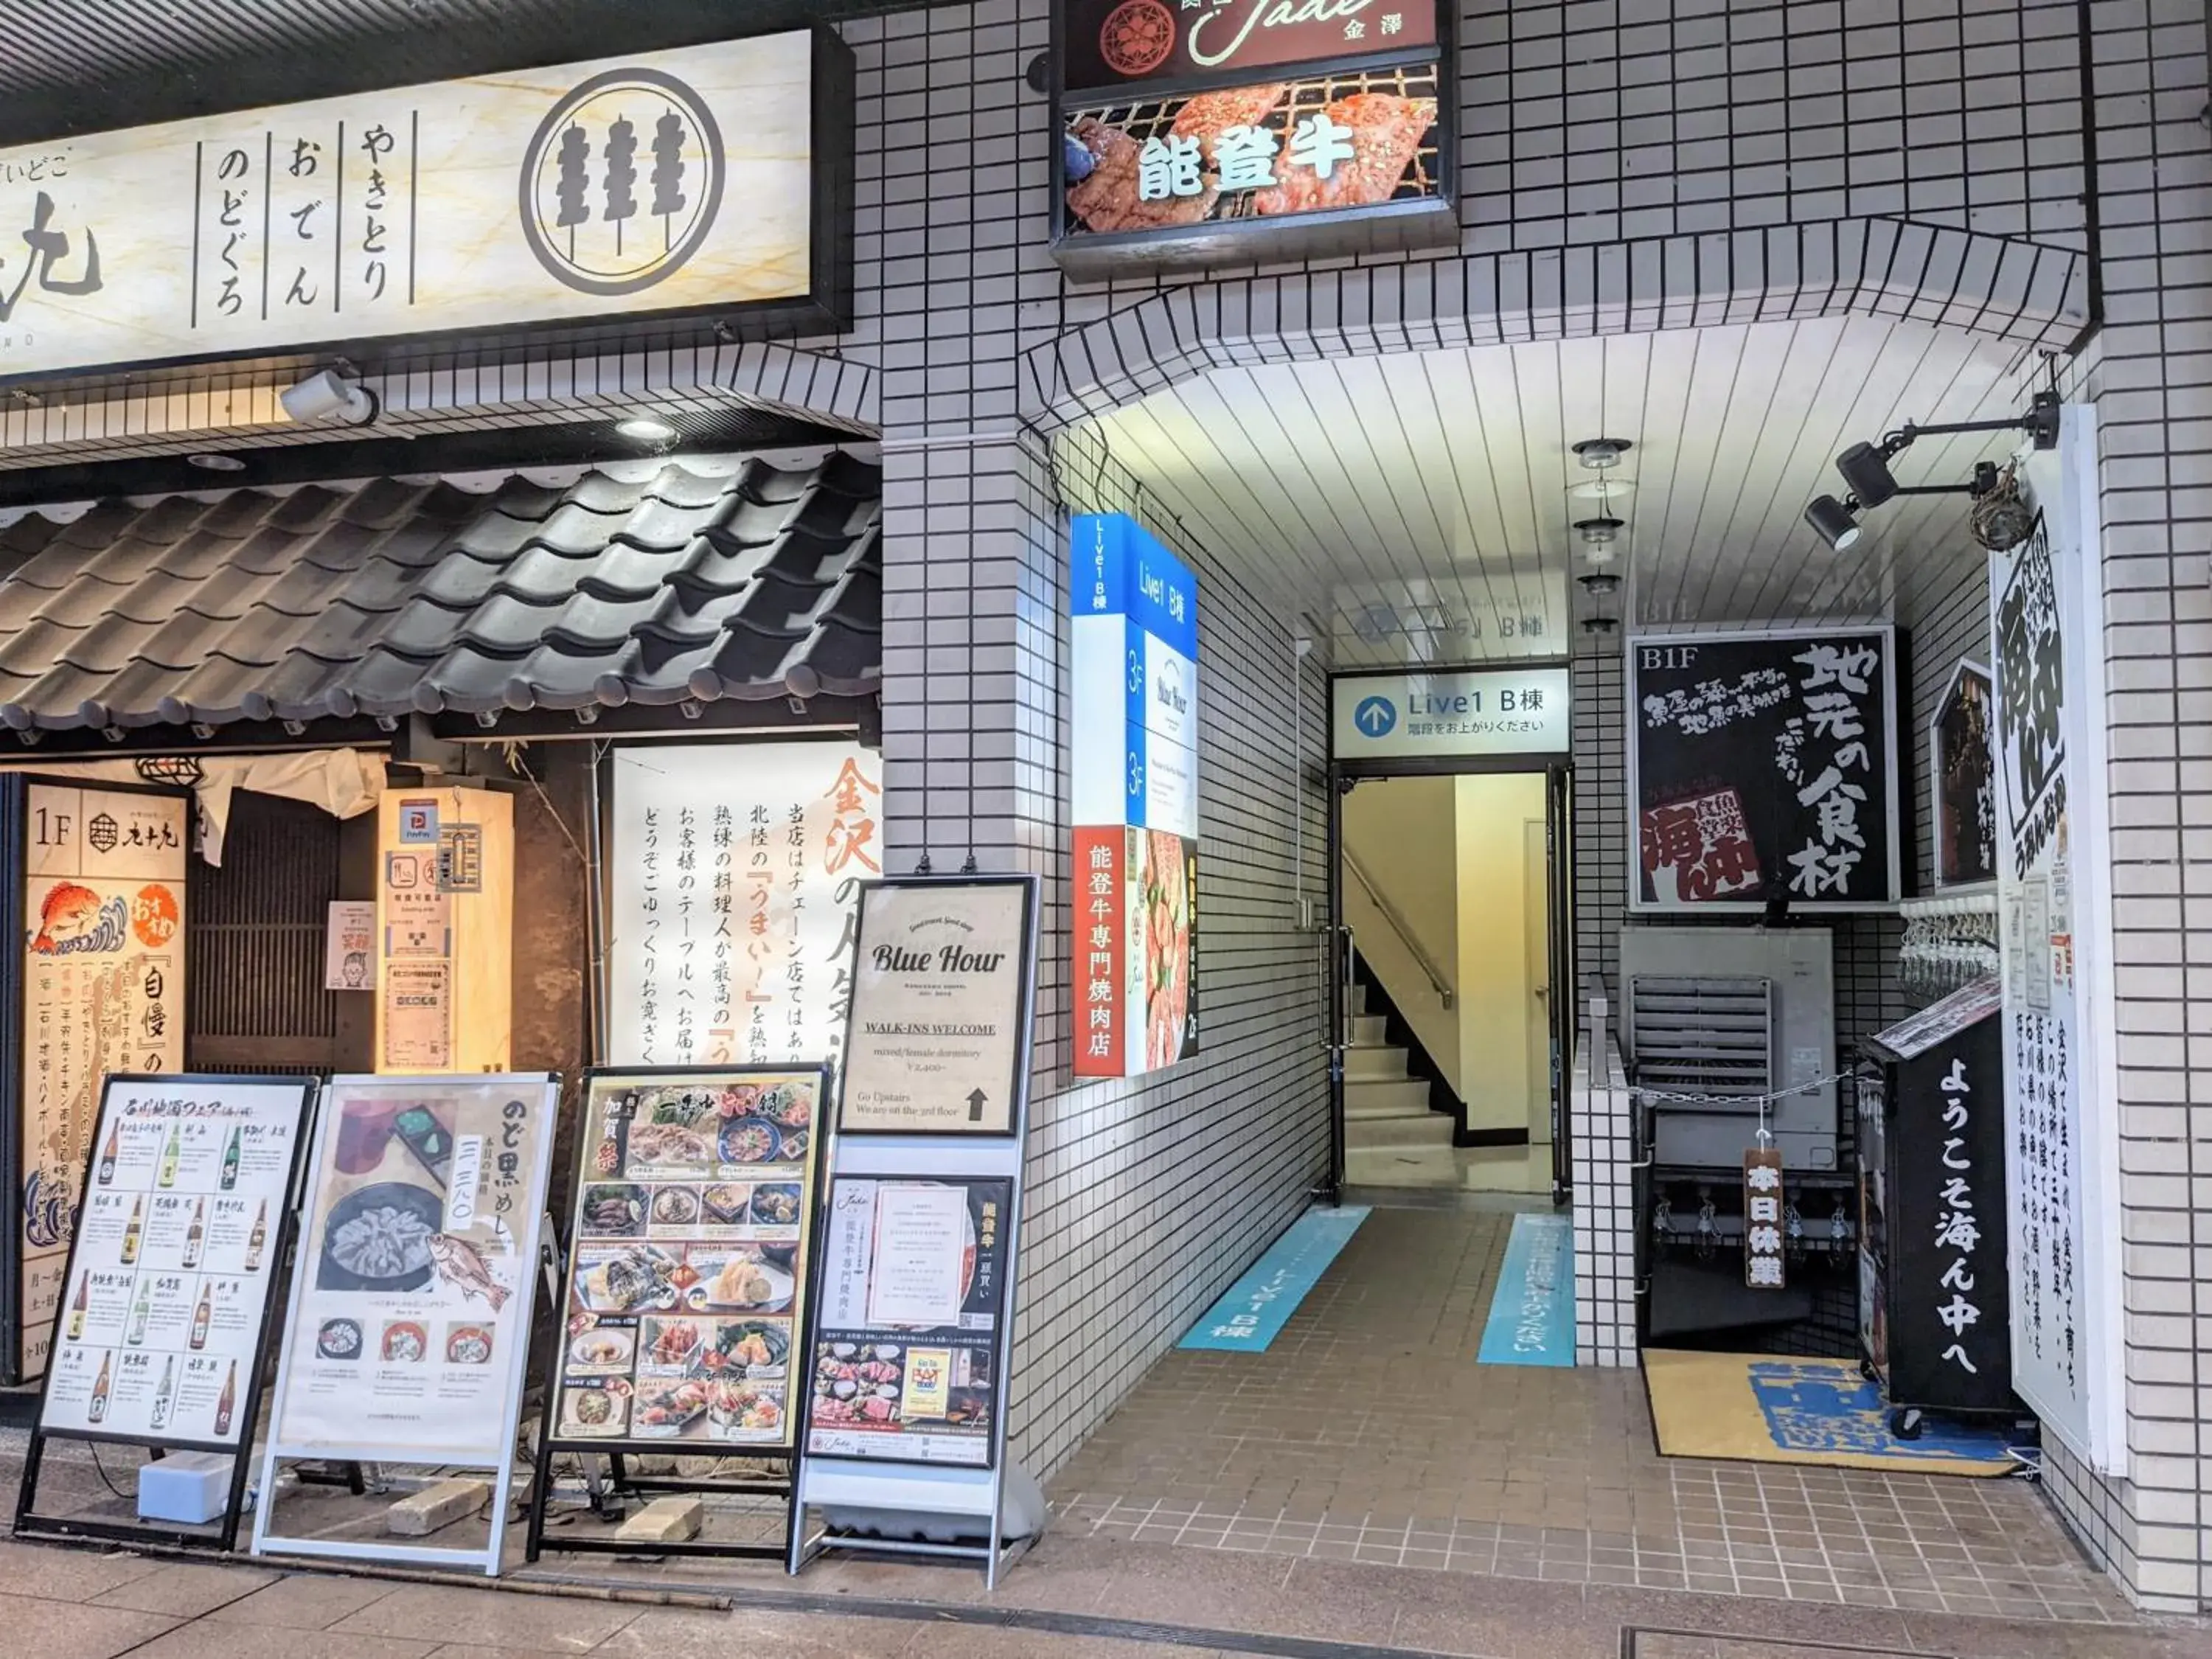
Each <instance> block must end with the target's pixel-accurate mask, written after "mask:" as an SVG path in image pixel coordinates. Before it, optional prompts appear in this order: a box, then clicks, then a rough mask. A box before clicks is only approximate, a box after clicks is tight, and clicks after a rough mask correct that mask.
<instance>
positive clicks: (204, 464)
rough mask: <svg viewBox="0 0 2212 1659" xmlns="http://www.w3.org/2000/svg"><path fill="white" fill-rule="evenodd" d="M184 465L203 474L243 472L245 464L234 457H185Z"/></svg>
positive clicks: (210, 455) (211, 455)
mask: <svg viewBox="0 0 2212 1659" xmlns="http://www.w3.org/2000/svg"><path fill="white" fill-rule="evenodd" d="M185 465H188V466H196V467H198V468H199V469H200V470H201V471H203V472H243V471H246V463H245V462H244V461H241V460H240V459H238V457H237V456H235V455H214V454H209V455H187V456H185Z"/></svg>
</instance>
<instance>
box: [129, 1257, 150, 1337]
mask: <svg viewBox="0 0 2212 1659" xmlns="http://www.w3.org/2000/svg"><path fill="white" fill-rule="evenodd" d="M153 1292H154V1281H153V1279H152V1278H151V1277H150V1276H149V1275H147V1274H144V1273H141V1274H140V1275H139V1276H138V1300H137V1303H136V1304H134V1305H133V1306H132V1308H131V1328H130V1329H129V1330H127V1331H125V1333H124V1334H123V1340H124V1342H125V1345H126V1346H130V1347H133V1348H135V1347H137V1346H140V1345H141V1344H143V1342H144V1341H145V1340H146V1316H148V1315H149V1313H151V1312H152V1311H153V1306H154V1304H153Z"/></svg>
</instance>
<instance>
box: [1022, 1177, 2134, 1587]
mask: <svg viewBox="0 0 2212 1659" xmlns="http://www.w3.org/2000/svg"><path fill="white" fill-rule="evenodd" d="M1511 1220H1512V1218H1511V1216H1510V1214H1505V1213H1501V1212H1498V1211H1497V1210H1496V1209H1495V1208H1491V1209H1474V1208H1467V1209H1454V1208H1381V1207H1378V1208H1377V1209H1376V1211H1375V1212H1374V1213H1373V1214H1372V1215H1371V1216H1370V1218H1369V1219H1368V1221H1367V1222H1366V1224H1365V1225H1364V1226H1362V1227H1361V1229H1360V1230H1359V1231H1358V1233H1357V1234H1355V1235H1354V1236H1353V1238H1352V1243H1350V1245H1349V1246H1347V1247H1346V1250H1345V1252H1344V1254H1343V1255H1340V1257H1339V1258H1338V1259H1337V1261H1336V1262H1335V1263H1334V1265H1333V1266H1332V1267H1331V1268H1330V1270H1329V1272H1328V1274H1327V1275H1326V1276H1325V1277H1324V1278H1323V1279H1322V1282H1321V1284H1320V1285H1319V1286H1318V1287H1317V1288H1316V1291H1314V1292H1313V1294H1312V1295H1310V1297H1308V1298H1307V1299H1306V1301H1305V1304H1304V1305H1303V1306H1302V1307H1301V1308H1300V1309H1299V1310H1298V1311H1297V1314H1296V1315H1295V1316H1293V1318H1292V1319H1291V1323H1290V1325H1289V1327H1288V1328H1286V1329H1285V1332H1284V1333H1283V1334H1282V1335H1281V1336H1280V1337H1279V1338H1278V1339H1277V1340H1276V1342H1275V1344H1274V1346H1273V1348H1272V1349H1271V1350H1270V1352H1267V1353H1265V1354H1256V1355H1255V1354H1221V1353H1198V1352H1180V1351H1178V1352H1170V1354H1169V1355H1168V1356H1167V1357H1166V1358H1164V1359H1163V1360H1162V1361H1161V1362H1160V1364H1158V1366H1157V1367H1156V1368H1155V1369H1154V1370H1153V1371H1152V1375H1151V1376H1149V1377H1147V1378H1146V1381H1145V1382H1144V1383H1142V1384H1140V1385H1139V1388H1138V1389H1137V1390H1136V1392H1135V1393H1134V1394H1133V1395H1132V1396H1131V1397H1130V1399H1129V1401H1127V1404H1126V1405H1124V1406H1123V1407H1122V1408H1121V1410H1120V1411H1119V1412H1117V1413H1115V1415H1114V1417H1113V1418H1112V1419H1111V1420H1110V1421H1109V1422H1108V1423H1107V1424H1106V1425H1104V1427H1103V1428H1102V1429H1101V1430H1100V1431H1098V1432H1097V1434H1095V1435H1094V1436H1093V1437H1091V1440H1090V1442H1089V1443H1087V1444H1086V1445H1085V1447H1084V1448H1083V1449H1082V1450H1081V1451H1080V1452H1079V1453H1078V1454H1077V1455H1076V1457H1075V1458H1074V1459H1073V1461H1072V1462H1070V1463H1069V1464H1068V1466H1067V1467H1066V1468H1064V1469H1063V1470H1062V1471H1061V1472H1060V1474H1059V1475H1058V1476H1057V1478H1056V1479H1055V1480H1054V1483H1053V1496H1054V1501H1055V1506H1056V1507H1057V1508H1058V1509H1059V1510H1060V1511H1061V1513H1062V1515H1063V1516H1064V1521H1063V1525H1064V1526H1066V1528H1069V1529H1070V1530H1073V1531H1076V1532H1079V1533H1085V1534H1091V1535H1098V1536H1103V1537H1109V1538H1115V1539H1120V1540H1125V1541H1133V1542H1136V1543H1144V1544H1153V1543H1157V1544H1174V1545H1176V1546H1179V1547H1184V1548H1191V1547H1198V1548H1204V1549H1213V1550H1233V1551H1249V1552H1259V1553H1268V1554H1276V1555H1286V1556H1292V1557H1302V1558H1310V1559H1334V1560H1342V1561H1358V1562H1369V1563H1372V1564H1376V1565H1393V1566H1407V1567H1424V1568H1431V1569H1440V1570H1443V1571H1452V1572H1470V1573H1484V1574H1496V1575H1502V1576H1504V1577H1515V1578H1533V1579H1547V1580H1554V1581H1559V1582H1563V1583H1579V1584H1594V1585H1596V1584H1605V1585H1624V1586H1638V1587H1642V1588H1645V1589H1674V1590H1692V1591H1705V1592H1711V1593H1718V1594H1724V1595H1754V1596H1772V1597H1780V1598H1787V1599H1790V1600H1795V1601H1826V1602H1836V1603H1846V1604H1850V1605H1853V1606H1857V1607H1885V1608H1897V1609H1905V1610H1921V1611H1928V1612H1942V1613H1972V1614H1981V1615H1988V1616H2001V1617H2009V1618H2022V1617H2032V1618H2039V1619H2052V1620H2073V1621H2105V1620H2119V1619H2124V1618H2126V1617H2127V1616H2128V1613H2127V1609H2126V1607H2125V1604H2124V1601H2122V1600H2121V1599H2120V1598H2119V1596H2118V1593H2117V1592H2116V1591H2115V1590H2113V1589H2112V1588H2111V1587H2110V1585H2109V1583H2108V1582H2107V1581H2106V1579H2105V1578H2104V1577H2102V1575H2100V1573H2098V1572H2096V1571H2094V1570H2093V1568H2091V1567H2090V1565H2088V1564H2087V1561H2086V1560H2085V1559H2083V1558H2082V1557H2081V1555H2080V1553H2078V1552H2077V1551H2076V1549H2075V1547H2074V1545H2073V1543H2072V1542H2071V1541H2069V1539H2068V1538H2067V1537H2066V1535H2065V1534H2064V1533H2063V1531H2062V1530H2061V1528H2060V1527H2059V1525H2058V1522H2057V1518H2056V1517H2055V1516H2053V1515H2052V1514H2051V1510H2050V1509H2049V1507H2048V1505H2047V1504H2046V1503H2045V1500H2044V1498H2043V1497H2042V1495H2041V1493H2040V1492H2039V1490H2038V1489H2037V1488H2036V1487H2035V1486H2033V1484H2031V1483H2029V1482H2027V1481H2023V1480H1963V1479H1959V1478H1956V1477H1945V1476H1931V1475H1916V1474H1875V1473H1865V1472H1860V1471H1856V1470H1845V1469H1828V1468H1784V1467H1780V1466H1777V1465H1771V1464H1766V1465H1762V1464H1753V1463H1734V1462H1700V1461H1694V1460H1689V1459H1681V1458H1663V1457H1662V1456H1660V1455H1659V1453H1658V1450H1657V1448H1656V1443H1655V1441H1654V1438H1653V1434H1652V1428H1651V1418H1650V1409H1649V1407H1648V1405H1647V1403H1646V1401H1645V1397H1644V1383H1643V1379H1642V1376H1641V1374H1640V1373H1639V1372H1638V1371H1635V1370H1547V1369H1536V1368H1526V1367H1514V1366H1492V1365H1477V1364H1475V1361H1474V1354H1475V1352H1476V1350H1477V1348H1478V1346H1480V1338H1481V1330H1482V1324H1483V1321H1484V1318H1485V1316H1486V1313H1487V1310H1488V1308H1489V1304H1490V1297H1491V1291H1492V1285H1494V1284H1495V1282H1496V1279H1497V1274H1498V1263H1499V1260H1500V1257H1501V1255H1502V1253H1503V1250H1504V1241H1505V1237H1506V1234H1507V1232H1508V1231H1509V1230H1510V1226H1511Z"/></svg>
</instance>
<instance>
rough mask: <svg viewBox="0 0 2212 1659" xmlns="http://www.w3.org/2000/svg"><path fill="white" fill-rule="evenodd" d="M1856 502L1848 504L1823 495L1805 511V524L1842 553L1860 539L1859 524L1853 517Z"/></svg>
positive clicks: (1831, 496)
mask: <svg viewBox="0 0 2212 1659" xmlns="http://www.w3.org/2000/svg"><path fill="white" fill-rule="evenodd" d="M1854 506H1857V502H1851V503H1849V504H1846V503H1844V502H1843V501H1838V500H1837V499H1836V498H1835V497H1834V496H1833V495H1822V496H1820V498H1819V499H1818V500H1816V501H1814V503H1813V504H1812V505H1811V506H1810V507H1807V508H1806V509H1805V522H1806V523H1807V524H1809V525H1811V526H1813V529H1814V532H1815V533H1816V534H1817V535H1818V536H1819V537H1820V539H1821V540H1822V541H1824V542H1826V543H1827V544H1828V545H1829V546H1830V547H1832V548H1833V549H1834V550H1836V551H1837V552H1838V553H1841V552H1844V551H1845V550H1847V549H1849V548H1850V545H1851V544H1852V543H1853V542H1856V541H1857V540H1858V538H1859V522H1858V520H1857V519H1856V518H1854V517H1853V516H1852V515H1851V507H1854Z"/></svg>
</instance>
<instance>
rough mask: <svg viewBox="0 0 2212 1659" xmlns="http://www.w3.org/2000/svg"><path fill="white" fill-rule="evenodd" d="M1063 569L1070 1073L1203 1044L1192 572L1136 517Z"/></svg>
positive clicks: (1102, 516) (1114, 522)
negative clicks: (1068, 691) (1070, 851)
mask: <svg viewBox="0 0 2212 1659" xmlns="http://www.w3.org/2000/svg"><path fill="white" fill-rule="evenodd" d="M1072 540H1073V545H1072V549H1071V560H1070V563H1071V569H1070V573H1069V610H1070V614H1071V616H1072V617H1073V622H1072V623H1071V625H1070V630H1069V631H1070V635H1071V640H1070V649H1071V668H1070V674H1069V678H1070V681H1071V684H1072V688H1073V689H1072V699H1073V710H1072V714H1073V719H1072V720H1071V738H1070V743H1069V756H1068V774H1069V778H1070V783H1071V788H1072V793H1073V801H1072V803H1071V806H1072V811H1071V822H1072V823H1073V829H1074V859H1075V868H1074V871H1073V886H1074V904H1075V917H1074V930H1073V945H1072V955H1073V962H1072V963H1071V967H1072V973H1071V975H1070V982H1071V983H1072V984H1073V985H1074V987H1076V1011H1077V1012H1076V1026H1077V1029H1076V1041H1075V1074H1076V1075H1077V1076H1078V1077H1134V1076H1137V1075H1139V1074H1140V1073H1145V1072H1150V1071H1156V1070H1158V1069H1159V1068H1160V1067H1162V1066H1172V1065H1174V1064H1175V1063H1176V1061H1177V1060H1184V1059H1187V1058H1188V1057H1189V1056H1190V1055H1192V1054H1196V1053H1197V1052H1198V982H1197V954H1198V945H1197V939H1198V858H1199V846H1198V823H1199V807H1198V802H1199V781H1198V740H1199V708H1198V696H1199V639H1198V582H1197V579H1196V578H1195V577H1194V576H1193V575H1192V574H1191V573H1190V571H1189V570H1188V568H1186V567H1185V566H1184V564H1183V563H1182V561H1181V560H1179V559H1177V558H1176V556H1174V555H1173V554H1171V553H1170V552H1169V551H1168V550H1166V549H1165V548H1164V547H1162V546H1161V545H1160V544H1159V543H1158V541H1157V540H1155V539H1154V538H1152V536H1151V535H1150V534H1148V533H1147V532H1146V530H1145V528H1144V526H1141V525H1139V524H1138V523H1137V521H1136V520H1133V519H1132V518H1130V517H1129V516H1128V515H1127V514H1126V513H1086V514H1084V515H1082V516H1079V517H1078V518H1077V519H1076V520H1075V522H1074V527H1073V538H1072Z"/></svg>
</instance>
